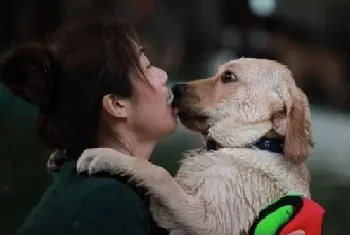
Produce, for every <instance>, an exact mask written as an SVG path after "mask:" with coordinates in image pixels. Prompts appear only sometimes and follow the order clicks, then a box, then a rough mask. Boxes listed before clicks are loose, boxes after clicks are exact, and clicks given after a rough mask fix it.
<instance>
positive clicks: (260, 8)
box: [248, 0, 276, 16]
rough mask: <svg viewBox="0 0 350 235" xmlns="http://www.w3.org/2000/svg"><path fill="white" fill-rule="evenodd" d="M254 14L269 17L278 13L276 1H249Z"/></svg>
mask: <svg viewBox="0 0 350 235" xmlns="http://www.w3.org/2000/svg"><path fill="white" fill-rule="evenodd" d="M248 3H249V6H250V8H251V9H252V12H253V14H255V15H258V16H269V15H272V14H273V13H274V12H275V11H276V0H248Z"/></svg>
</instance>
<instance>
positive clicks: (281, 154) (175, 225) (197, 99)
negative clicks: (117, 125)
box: [77, 58, 312, 235]
mask: <svg viewBox="0 0 350 235" xmlns="http://www.w3.org/2000/svg"><path fill="white" fill-rule="evenodd" d="M173 93H174V99H175V100H174V106H175V107H176V108H177V109H178V111H179V113H178V115H179V118H180V120H181V122H182V123H183V125H185V126H186V127H187V128H189V129H191V130H194V131H197V132H199V133H201V134H202V135H203V137H204V138H205V140H206V147H207V148H203V149H199V150H193V151H192V152H189V153H187V154H186V155H185V157H184V159H183V160H182V164H181V167H180V169H179V171H178V173H177V175H176V177H175V178H173V177H172V176H171V175H170V174H169V173H168V172H167V171H166V170H164V169H163V168H161V167H159V166H155V165H153V164H151V163H150V162H148V161H147V160H144V159H140V158H135V157H130V156H126V155H123V154H121V153H119V152H116V151H114V150H112V149H106V148H96V149H88V150H86V151H85V152H84V153H83V154H82V156H81V158H80V159H79V161H78V164H77V169H78V171H79V172H86V171H87V172H89V173H90V174H93V173H96V172H99V171H108V172H110V173H112V174H122V175H128V176H130V177H131V178H132V179H133V180H135V181H136V183H138V184H141V185H143V186H144V187H146V188H147V190H148V192H149V193H150V195H151V198H152V200H151V211H152V212H153V215H154V218H155V220H156V221H157V223H158V224H159V225H160V226H162V227H164V228H167V229H168V230H170V231H171V234H173V235H174V234H182V235H183V234H191V235H193V234H195V235H197V234H198V235H216V234H217V235H239V234H247V231H248V230H249V228H250V226H251V225H252V223H253V221H254V219H255V218H256V216H257V215H258V213H259V211H260V210H261V209H262V208H263V207H264V206H265V205H266V204H268V203H270V202H271V201H273V200H275V199H277V198H279V197H281V196H284V195H286V194H290V193H300V194H302V195H304V196H307V197H309V196H310V191H309V174H308V170H307V168H306V167H305V165H304V161H305V160H306V158H307V156H308V153H309V146H310V145H312V137H311V126H310V111H309V104H308V99H307V97H306V96H305V94H304V93H303V92H302V91H301V90H300V89H299V88H298V87H297V86H296V85H295V82H294V80H293V77H292V74H291V72H290V71H289V70H288V68H287V67H286V66H284V65H281V64H279V63H277V62H275V61H270V60H265V59H250V58H242V59H237V60H232V61H230V62H228V63H226V64H224V65H222V66H221V67H220V68H219V69H218V71H217V74H216V75H215V76H213V77H210V78H207V79H201V80H196V81H192V82H187V83H182V84H177V85H176V86H174V88H173Z"/></svg>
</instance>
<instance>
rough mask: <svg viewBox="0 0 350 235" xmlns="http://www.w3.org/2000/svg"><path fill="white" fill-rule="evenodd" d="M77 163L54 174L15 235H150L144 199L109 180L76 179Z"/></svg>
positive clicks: (103, 177)
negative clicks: (50, 182)
mask: <svg viewBox="0 0 350 235" xmlns="http://www.w3.org/2000/svg"><path fill="white" fill-rule="evenodd" d="M75 165H76V161H74V160H70V161H67V162H65V163H64V165H63V166H62V167H61V171H60V172H57V173H53V175H54V176H53V182H52V184H51V185H50V186H49V188H48V189H47V191H46V192H45V194H44V195H43V197H42V199H41V201H40V202H39V204H38V205H37V206H36V207H35V208H34V209H33V210H32V212H31V214H30V215H29V216H28V217H27V218H26V220H25V222H24V224H23V225H22V226H21V227H20V228H19V229H17V231H16V233H15V234H16V235H34V234H35V235H47V234H50V235H59V234H60V235H61V234H65V235H76V234H84V235H99V234H103V235H108V234H110V235H112V234H113V235H115V234H129V235H146V234H147V235H150V234H153V231H152V227H151V225H152V221H151V217H150V214H149V211H148V209H147V207H146V204H145V203H144V200H143V198H142V197H141V196H140V195H139V194H138V193H136V191H134V189H133V188H131V187H129V186H127V185H126V184H124V183H122V182H119V181H117V180H115V179H114V178H112V177H108V176H107V177H106V176H87V175H86V176H84V175H77V172H76V170H75Z"/></svg>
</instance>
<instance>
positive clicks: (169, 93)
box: [167, 87, 174, 105]
mask: <svg viewBox="0 0 350 235" xmlns="http://www.w3.org/2000/svg"><path fill="white" fill-rule="evenodd" d="M173 100H174V94H173V92H172V90H171V88H170V87H169V88H168V101H167V102H168V104H169V105H170V104H171V103H172V102H173Z"/></svg>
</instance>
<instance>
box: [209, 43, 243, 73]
mask: <svg viewBox="0 0 350 235" xmlns="http://www.w3.org/2000/svg"><path fill="white" fill-rule="evenodd" d="M233 59H237V55H236V53H234V51H233V50H229V49H225V48H224V49H221V50H219V51H218V52H216V53H213V54H212V56H211V58H210V60H209V64H208V70H209V71H208V72H209V74H210V75H213V74H215V73H216V71H217V69H218V68H219V66H220V65H223V64H224V63H226V62H228V61H230V60H233Z"/></svg>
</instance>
